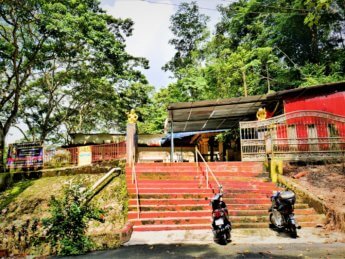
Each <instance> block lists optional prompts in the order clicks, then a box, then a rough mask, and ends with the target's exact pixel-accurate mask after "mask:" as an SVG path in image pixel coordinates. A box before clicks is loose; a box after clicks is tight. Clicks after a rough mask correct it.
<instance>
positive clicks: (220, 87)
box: [148, 0, 345, 131]
mask: <svg viewBox="0 0 345 259" xmlns="http://www.w3.org/2000/svg"><path fill="white" fill-rule="evenodd" d="M196 6H197V4H196V3H195V2H194V3H192V4H188V3H183V4H181V6H180V8H179V9H178V11H177V12H176V14H174V15H173V16H172V18H171V30H172V32H173V34H174V35H175V36H177V37H176V38H174V39H172V40H171V41H170V44H172V45H173V46H174V47H175V48H176V46H177V45H176V44H177V42H179V41H178V40H183V39H184V35H188V33H190V32H195V28H204V27H202V25H203V24H205V23H204V22H206V21H207V19H205V16H204V15H203V14H201V13H200V12H199V9H197V7H196ZM218 10H219V12H220V14H221V19H220V21H219V22H218V23H217V24H216V27H215V29H214V31H215V33H214V34H213V35H212V37H211V38H210V39H208V38H206V37H201V36H198V37H195V36H189V38H190V39H191V40H193V42H195V44H193V45H192V46H193V47H191V48H189V49H188V51H185V48H180V49H179V48H176V50H177V52H176V54H175V56H174V57H173V59H172V61H170V63H168V64H167V66H166V67H165V69H167V68H169V66H168V65H169V64H176V63H171V62H173V61H174V60H176V58H177V57H178V58H179V57H188V59H186V60H188V61H186V62H184V63H183V62H179V63H178V65H175V66H173V69H171V71H173V72H174V76H175V79H176V82H174V83H171V84H169V85H168V86H167V87H166V88H163V89H161V90H160V92H159V93H158V94H156V97H155V99H154V102H158V103H160V102H159V101H158V100H159V99H160V96H162V95H164V96H165V98H164V100H165V104H161V103H160V107H167V105H168V103H169V102H178V101H197V100H204V99H218V98H230V97H239V96H247V95H257V94H266V93H268V92H270V91H280V90H284V89H292V88H296V87H306V86H310V85H316V84H320V83H326V82H335V81H341V80H344V79H345V45H344V36H343V34H344V31H345V22H344V21H345V6H344V3H343V1H339V0H334V1H331V0H317V1H312V0H292V1H287V0H278V1H276V0H274V1H273V0H239V1H235V2H232V3H229V4H224V5H222V6H220V7H219V8H218ZM186 17H193V19H190V20H189V21H190V22H191V23H192V25H189V24H188V23H184V22H183V21H185V19H186ZM183 18H184V19H183ZM201 21H202V22H201ZM199 31H200V32H201V31H202V30H199ZM182 35H183V36H182ZM195 35H200V34H195ZM202 35H204V34H202ZM189 50H190V51H189ZM160 107H158V109H160ZM159 114H161V112H159ZM159 116H161V115H157V117H159ZM162 119H164V117H163V118H162ZM148 122H150V120H148ZM155 125H156V124H155ZM151 126H152V125H151ZM148 128H149V127H148ZM157 130H158V128H156V129H155V130H154V131H157Z"/></svg>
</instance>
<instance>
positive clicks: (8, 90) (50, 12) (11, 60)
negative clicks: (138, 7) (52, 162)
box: [0, 0, 147, 168]
mask: <svg viewBox="0 0 345 259" xmlns="http://www.w3.org/2000/svg"><path fill="white" fill-rule="evenodd" d="M132 25H133V23H132V22H131V21H130V20H119V19H115V18H113V17H111V16H109V15H107V14H105V13H104V12H103V11H102V10H101V9H100V8H99V2H98V1H97V0H86V1H81V0H73V1H64V0H55V1H53V0H28V1H21V0H14V1H13V0H3V1H2V3H1V5H0V36H1V37H0V83H1V88H0V157H1V159H0V168H3V159H2V158H3V150H4V144H5V142H4V141H5V137H6V135H7V133H8V131H9V128H10V127H11V125H13V123H14V122H15V121H16V119H17V116H18V110H19V108H20V105H21V104H22V105H26V106H27V104H28V103H32V104H35V105H36V106H37V107H36V108H35V109H33V110H32V112H30V111H29V110H28V109H26V110H25V111H26V112H27V115H28V117H29V115H30V116H32V117H31V122H35V123H36V124H37V125H35V127H36V128H38V127H37V126H38V124H40V127H41V130H42V129H43V128H45V130H46V129H48V130H49V129H51V128H53V127H54V125H52V124H51V121H50V122H49V121H48V120H47V119H48V118H51V116H52V115H54V116H57V117H56V118H58V117H59V116H60V115H58V114H59V113H58V112H56V111H53V110H52V108H51V107H52V106H51V104H57V103H59V100H60V101H61V100H63V98H62V99H61V97H62V96H64V94H66V91H70V92H72V93H74V94H75V96H78V95H77V94H78V93H79V94H81V93H82V92H83V90H84V89H83V85H82V82H83V80H84V83H85V80H86V78H85V77H83V76H84V75H88V77H87V78H88V79H90V78H94V79H95V80H94V82H93V83H96V81H97V80H99V81H101V80H103V81H104V82H107V83H105V84H101V85H103V86H106V87H108V86H109V85H113V84H115V83H116V82H119V81H120V80H129V81H131V80H133V81H135V80H137V79H138V78H141V75H140V73H139V72H138V71H136V70H135V67H136V66H139V65H147V63H146V61H145V60H143V59H139V58H134V57H132V56H130V55H129V54H127V53H126V52H125V44H124V36H128V35H130V33H131V31H132ZM53 80H55V81H53ZM40 84H42V88H43V89H46V90H47V92H46V93H47V95H45V94H44V93H43V92H42V89H41V90H38V88H40ZM93 85H94V84H93ZM61 87H64V88H62V89H61ZM88 89H90V87H88ZM98 90H99V91H103V90H106V88H104V89H98ZM24 91H25V93H26V94H28V95H30V94H33V97H35V96H36V98H42V96H43V97H44V98H46V100H48V103H43V102H41V103H39V101H37V100H34V99H33V98H31V99H30V98H26V100H23V93H24ZM40 91H41V93H40V94H39V92H40ZM57 93H58V94H57ZM84 93H87V91H86V92H84ZM75 96H73V95H72V97H71V96H70V97H69V99H67V100H64V101H65V102H68V103H70V104H72V103H73V101H74V100H73V98H74V97H75ZM80 96H81V95H80ZM34 101H36V102H34ZM84 105H87V102H86V104H85V103H84ZM39 107H41V108H39ZM24 108H25V107H24ZM74 109H78V107H74ZM37 113H39V114H38V115H39V116H38V117H40V118H42V119H41V120H38V121H36V120H35V118H34V117H35V116H37ZM67 115H68V114H63V116H67ZM38 117H37V118H38ZM60 117H61V116H60ZM42 127H43V128H42ZM45 130H42V131H41V136H44V135H45V134H46V133H45V132H44V131H45Z"/></svg>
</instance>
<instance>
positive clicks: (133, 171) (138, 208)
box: [132, 162, 140, 219]
mask: <svg viewBox="0 0 345 259" xmlns="http://www.w3.org/2000/svg"><path fill="white" fill-rule="evenodd" d="M134 182H135V192H136V194H137V197H136V198H137V212H138V219H139V218H140V207H139V189H138V180H137V174H136V172H135V162H133V164H132V183H134Z"/></svg>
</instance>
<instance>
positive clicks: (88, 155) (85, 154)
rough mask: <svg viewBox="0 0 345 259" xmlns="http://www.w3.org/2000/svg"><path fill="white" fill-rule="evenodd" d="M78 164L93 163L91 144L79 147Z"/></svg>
mask: <svg viewBox="0 0 345 259" xmlns="http://www.w3.org/2000/svg"><path fill="white" fill-rule="evenodd" d="M78 153H79V156H78V165H79V166H80V165H91V164H92V152H91V147H90V146H84V147H78Z"/></svg>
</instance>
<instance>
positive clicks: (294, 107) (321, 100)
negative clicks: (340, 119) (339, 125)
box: [284, 89, 345, 116]
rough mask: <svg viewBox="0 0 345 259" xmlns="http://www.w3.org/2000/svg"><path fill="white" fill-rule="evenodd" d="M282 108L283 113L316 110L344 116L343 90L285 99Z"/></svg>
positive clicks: (344, 95) (344, 97)
mask: <svg viewBox="0 0 345 259" xmlns="http://www.w3.org/2000/svg"><path fill="white" fill-rule="evenodd" d="M344 90H345V89H344ZM284 109H285V113H288V112H293V111H301V110H317V111H324V112H329V113H333V114H337V115H341V116H345V92H340V93H334V94H329V95H323V96H317V97H307V98H294V99H286V100H285V101H284Z"/></svg>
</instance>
